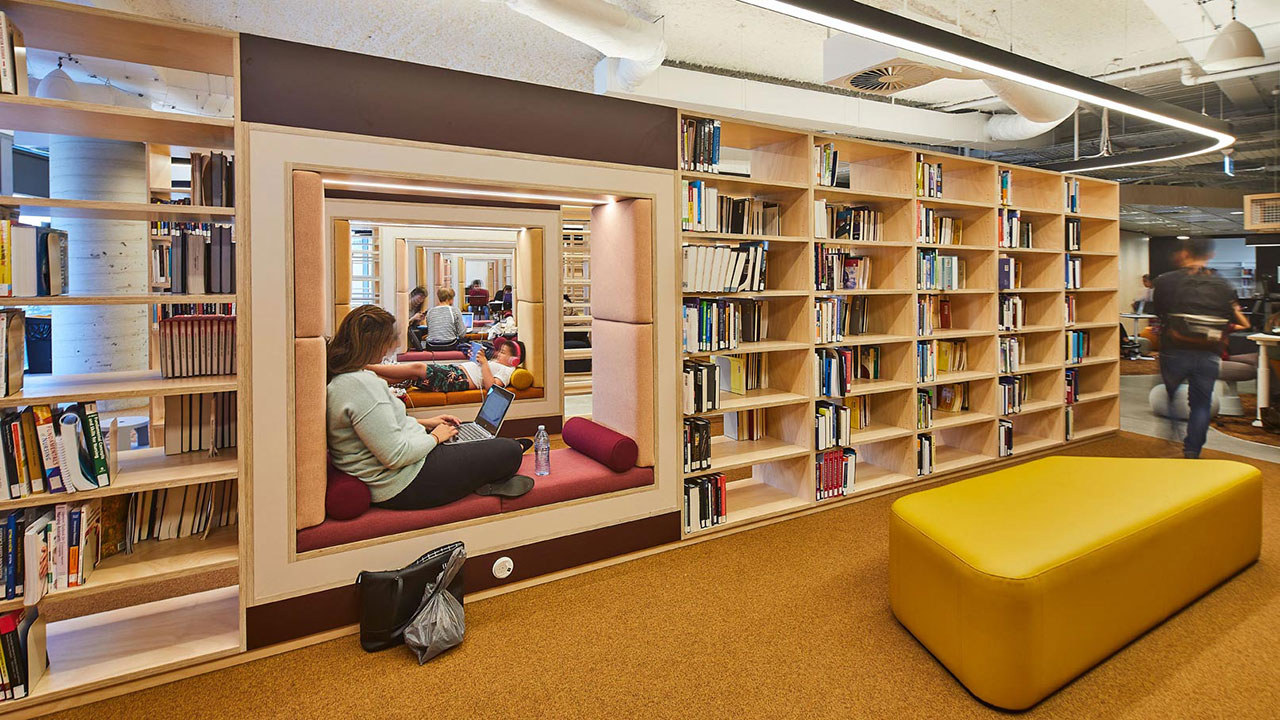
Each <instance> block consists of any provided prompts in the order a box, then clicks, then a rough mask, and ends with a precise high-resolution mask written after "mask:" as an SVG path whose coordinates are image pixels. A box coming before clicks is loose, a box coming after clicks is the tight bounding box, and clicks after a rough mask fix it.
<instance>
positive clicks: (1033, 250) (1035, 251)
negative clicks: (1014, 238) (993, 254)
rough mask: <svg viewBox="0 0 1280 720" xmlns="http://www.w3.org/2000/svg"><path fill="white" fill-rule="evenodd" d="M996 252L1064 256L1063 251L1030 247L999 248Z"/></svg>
mask: <svg viewBox="0 0 1280 720" xmlns="http://www.w3.org/2000/svg"><path fill="white" fill-rule="evenodd" d="M996 250H998V251H999V252H1002V253H1027V254H1040V255H1061V254H1062V251H1061V250H1054V249H1053V248H1037V247H1029V248H1024V247H1016V248H1011V247H997V248H996Z"/></svg>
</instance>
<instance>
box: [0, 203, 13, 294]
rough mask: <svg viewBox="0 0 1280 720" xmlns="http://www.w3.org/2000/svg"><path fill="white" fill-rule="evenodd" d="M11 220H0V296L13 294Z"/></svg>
mask: <svg viewBox="0 0 1280 720" xmlns="http://www.w3.org/2000/svg"><path fill="white" fill-rule="evenodd" d="M12 227H13V226H12V221H11V220H0V296H3V297H9V296H10V295H13V268H11V267H10V266H9V247H10V245H9V235H10V232H11V230H12Z"/></svg>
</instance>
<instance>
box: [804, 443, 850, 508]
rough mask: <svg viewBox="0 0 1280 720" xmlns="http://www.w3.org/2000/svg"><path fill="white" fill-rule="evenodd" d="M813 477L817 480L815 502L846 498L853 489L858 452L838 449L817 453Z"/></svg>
mask: <svg viewBox="0 0 1280 720" xmlns="http://www.w3.org/2000/svg"><path fill="white" fill-rule="evenodd" d="M815 465H816V466H817V467H816V468H815V470H816V472H815V473H814V477H815V479H816V480H817V497H816V499H817V500H826V499H827V498H833V497H846V496H847V495H848V494H849V491H850V490H852V489H853V481H854V471H855V469H856V468H857V465H858V451H857V450H854V449H853V448H839V449H836V450H828V451H826V452H822V453H818V455H817V457H816V460H815Z"/></svg>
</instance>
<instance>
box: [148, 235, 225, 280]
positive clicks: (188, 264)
mask: <svg viewBox="0 0 1280 720" xmlns="http://www.w3.org/2000/svg"><path fill="white" fill-rule="evenodd" d="M160 239H161V240H162V241H163V240H167V242H159V243H154V244H153V245H152V247H151V270H152V276H153V279H154V281H155V282H156V283H157V284H159V285H163V284H164V283H168V285H169V292H171V293H176V294H203V293H234V292H235V291H236V250H235V248H236V242H235V239H234V238H233V237H232V230H231V226H230V225H213V224H210V223H201V224H186V225H180V226H177V227H176V229H175V230H174V231H173V233H172V234H171V235H168V236H166V237H162V238H160Z"/></svg>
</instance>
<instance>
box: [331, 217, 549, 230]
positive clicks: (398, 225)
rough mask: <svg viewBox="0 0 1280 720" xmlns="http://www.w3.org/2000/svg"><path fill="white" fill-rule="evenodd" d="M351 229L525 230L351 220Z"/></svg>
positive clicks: (493, 226) (484, 226)
mask: <svg viewBox="0 0 1280 720" xmlns="http://www.w3.org/2000/svg"><path fill="white" fill-rule="evenodd" d="M351 227H374V228H377V227H391V228H402V227H409V228H430V229H433V230H498V231H502V232H519V231H521V230H526V229H527V228H523V227H501V226H498V225H444V224H430V225H428V224H424V223H411V222H396V221H394V220H386V221H383V220H352V221H351Z"/></svg>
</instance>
